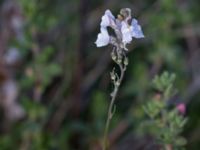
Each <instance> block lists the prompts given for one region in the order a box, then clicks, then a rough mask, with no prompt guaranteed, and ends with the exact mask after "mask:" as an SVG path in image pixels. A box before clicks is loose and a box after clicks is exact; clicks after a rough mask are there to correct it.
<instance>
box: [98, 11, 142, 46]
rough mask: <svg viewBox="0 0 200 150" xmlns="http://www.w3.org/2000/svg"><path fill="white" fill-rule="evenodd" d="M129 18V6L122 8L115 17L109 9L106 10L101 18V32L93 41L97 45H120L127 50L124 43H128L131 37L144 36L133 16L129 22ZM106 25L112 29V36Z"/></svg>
mask: <svg viewBox="0 0 200 150" xmlns="http://www.w3.org/2000/svg"><path fill="white" fill-rule="evenodd" d="M124 10H125V11H124ZM124 12H126V13H124ZM123 13H124V14H123ZM130 19H131V10H130V9H129V8H125V9H123V11H121V12H120V14H119V15H118V18H117V19H116V18H115V17H114V16H113V14H112V13H111V11H110V10H106V11H105V13H104V15H103V16H102V18H101V23H100V27H101V32H100V33H99V34H98V36H97V40H96V42H95V44H96V45H97V47H102V46H106V45H108V44H112V45H114V46H116V45H118V46H120V47H119V48H120V49H124V50H128V49H127V48H126V44H128V43H130V42H131V41H132V38H144V34H143V32H142V29H141V26H140V25H139V24H138V21H137V20H136V19H134V18H133V19H132V21H131V24H130V23H129V22H130ZM107 27H111V28H112V29H113V30H114V32H115V35H114V36H112V35H109V34H108V31H107ZM111 39H112V40H111Z"/></svg>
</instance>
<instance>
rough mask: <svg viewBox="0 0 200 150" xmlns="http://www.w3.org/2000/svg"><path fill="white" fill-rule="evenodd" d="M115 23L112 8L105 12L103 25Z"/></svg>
mask: <svg viewBox="0 0 200 150" xmlns="http://www.w3.org/2000/svg"><path fill="white" fill-rule="evenodd" d="M114 23H115V17H114V16H113V14H112V13H111V11H110V10H106V11H105V14H104V15H103V16H102V18H101V24H100V25H101V27H108V26H112V25H113V24H114Z"/></svg>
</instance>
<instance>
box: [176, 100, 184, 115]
mask: <svg viewBox="0 0 200 150" xmlns="http://www.w3.org/2000/svg"><path fill="white" fill-rule="evenodd" d="M176 109H177V110H178V111H179V112H180V113H181V114H182V115H184V114H185V111H186V108H185V104H184V103H180V104H178V105H177V106H176Z"/></svg>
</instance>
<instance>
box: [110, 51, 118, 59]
mask: <svg viewBox="0 0 200 150" xmlns="http://www.w3.org/2000/svg"><path fill="white" fill-rule="evenodd" d="M111 58H112V60H114V61H115V60H116V59H117V56H116V54H115V52H114V51H113V52H112V53H111Z"/></svg>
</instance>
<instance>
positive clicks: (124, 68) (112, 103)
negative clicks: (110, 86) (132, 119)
mask: <svg viewBox="0 0 200 150" xmlns="http://www.w3.org/2000/svg"><path fill="white" fill-rule="evenodd" d="M117 64H118V66H119V68H120V78H119V80H118V83H119V84H118V85H116V84H114V90H113V92H112V95H111V96H112V99H111V102H110V105H109V109H108V116H107V120H106V126H105V131H104V137H103V150H107V147H108V141H109V139H108V131H109V127H110V122H111V120H112V117H113V114H114V112H113V110H114V103H115V99H116V96H117V93H118V89H119V87H120V85H121V82H122V80H123V78H124V73H125V70H126V65H124V66H123V65H122V63H117Z"/></svg>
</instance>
